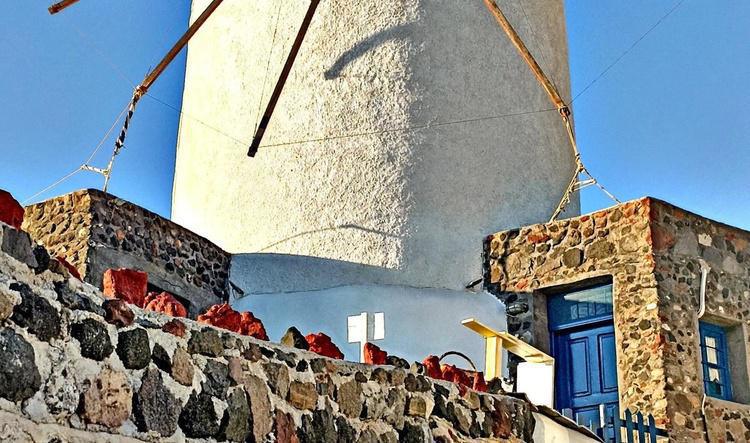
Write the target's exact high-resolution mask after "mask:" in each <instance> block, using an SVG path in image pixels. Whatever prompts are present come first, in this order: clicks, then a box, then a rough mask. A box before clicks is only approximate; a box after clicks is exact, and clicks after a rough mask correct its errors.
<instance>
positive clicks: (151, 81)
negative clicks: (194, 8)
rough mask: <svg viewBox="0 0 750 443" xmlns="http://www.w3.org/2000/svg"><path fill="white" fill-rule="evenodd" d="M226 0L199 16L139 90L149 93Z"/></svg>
mask: <svg viewBox="0 0 750 443" xmlns="http://www.w3.org/2000/svg"><path fill="white" fill-rule="evenodd" d="M223 1H224V0H214V1H212V2H211V4H210V5H208V7H206V9H205V10H204V11H203V12H202V13H201V15H200V16H198V18H197V19H195V21H194V22H193V24H192V25H190V27H189V28H188V30H187V32H185V33H184V34H183V35H182V37H180V39H179V40H177V43H175V44H174V46H172V49H170V50H169V52H167V55H165V56H164V58H162V59H161V61H160V62H159V64H158V65H156V67H155V68H154V69H153V70H152V71H151V72H149V73H148V75H146V78H144V79H143V81H142V82H141V84H140V85H139V86H138V89H140V90H141V91H143V93H144V94H145V93H146V92H147V91H148V88H150V87H151V85H153V84H154V82H155V81H156V79H157V78H159V76H160V75H161V74H162V72H164V70H165V69H167V66H169V64H170V63H172V60H174V59H175V57H177V54H179V53H180V51H182V48H184V47H185V45H187V43H188V41H189V40H190V39H191V38H192V37H193V36H194V35H195V33H196V32H198V30H199V29H200V28H201V26H203V24H204V23H205V22H206V20H208V18H209V17H211V14H213V13H214V11H216V8H218V7H219V5H221V3H222V2H223Z"/></svg>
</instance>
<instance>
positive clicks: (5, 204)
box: [0, 189, 24, 230]
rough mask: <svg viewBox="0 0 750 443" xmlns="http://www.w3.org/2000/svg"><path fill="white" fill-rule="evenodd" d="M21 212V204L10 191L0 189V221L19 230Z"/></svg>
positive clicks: (21, 217) (22, 211)
mask: <svg viewBox="0 0 750 443" xmlns="http://www.w3.org/2000/svg"><path fill="white" fill-rule="evenodd" d="M23 213H24V210H23V206H21V205H20V204H19V203H18V201H17V200H16V199H15V198H13V196H12V195H10V192H7V191H3V190H2V189H0V221H1V222H3V223H5V224H8V225H10V226H13V227H14V228H16V229H18V230H21V223H23Z"/></svg>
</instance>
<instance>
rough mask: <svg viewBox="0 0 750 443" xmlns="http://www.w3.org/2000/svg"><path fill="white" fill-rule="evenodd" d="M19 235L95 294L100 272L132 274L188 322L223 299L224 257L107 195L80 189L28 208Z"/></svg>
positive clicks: (189, 234)
mask: <svg viewBox="0 0 750 443" xmlns="http://www.w3.org/2000/svg"><path fill="white" fill-rule="evenodd" d="M23 229H24V230H25V231H28V232H29V234H30V235H31V237H32V239H33V240H35V241H36V242H38V243H40V244H42V245H44V246H45V247H46V248H47V249H48V250H49V252H50V254H51V255H52V256H53V257H62V258H63V259H64V260H65V261H67V262H68V263H70V264H72V265H73V266H74V267H75V268H76V269H77V270H78V272H79V273H80V275H81V276H82V278H83V280H84V281H86V282H88V283H91V284H92V285H94V286H96V287H98V288H100V289H101V288H102V276H103V275H104V271H106V270H107V269H110V268H111V269H117V268H129V269H138V270H141V271H144V272H146V273H148V277H149V283H150V284H152V285H153V286H155V288H153V289H159V290H160V291H157V292H161V291H167V292H169V293H171V294H174V295H175V296H177V297H178V298H179V299H180V301H181V302H183V304H184V305H185V306H186V307H187V309H188V311H189V313H190V315H191V316H193V317H195V316H196V315H197V314H198V313H199V312H201V311H202V310H203V309H205V308H206V307H207V306H210V305H213V304H216V303H219V302H220V301H221V300H226V299H227V298H228V295H229V266H230V262H231V256H230V254H228V253H227V252H225V251H223V250H222V249H221V248H219V247H218V246H216V245H214V244H213V243H211V242H210V241H208V240H206V239H204V238H203V237H200V236H199V235H197V234H195V233H193V232H191V231H189V230H187V229H185V228H183V227H181V226H179V225H177V224H175V223H173V222H171V221H169V220H167V219H165V218H163V217H160V216H158V215H157V214H154V213H153V212H150V211H147V210H145V209H143V208H141V207H139V206H136V205H134V204H132V203H128V202H126V201H124V200H121V199H119V198H116V197H114V196H112V195H111V194H105V193H103V192H101V191H97V190H94V189H89V190H82V191H77V192H73V193H71V194H67V195H64V196H62V197H57V198H53V199H51V200H47V201H45V202H42V203H38V204H35V205H32V206H29V207H27V208H26V215H25V218H24V223H23Z"/></svg>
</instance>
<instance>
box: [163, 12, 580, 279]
mask: <svg viewBox="0 0 750 443" xmlns="http://www.w3.org/2000/svg"><path fill="white" fill-rule="evenodd" d="M207 4H208V0H194V2H193V14H192V15H193V18H195V17H196V16H197V15H198V14H199V13H200V12H201V11H202V10H203V8H205V6H206V5H207ZM307 4H308V3H307V2H305V1H294V2H287V1H282V0H254V1H247V0H227V1H225V2H224V3H223V4H222V5H221V7H220V8H219V9H218V10H217V11H216V13H215V15H214V16H213V17H211V19H210V20H209V21H208V22H207V23H206V25H205V26H204V28H203V29H201V31H200V32H199V33H198V34H197V35H196V37H195V38H194V39H193V40H192V41H191V43H190V45H189V50H188V60H187V70H186V78H185V92H184V99H183V109H182V110H183V112H184V113H183V116H182V119H181V122H180V131H179V140H178V147H177V158H176V168H175V179H174V192H173V210H172V218H173V219H174V220H175V221H176V222H178V223H180V224H182V225H184V226H186V227H188V228H190V229H192V230H194V231H196V232H198V233H200V234H201V235H204V236H206V237H208V238H209V239H210V240H212V241H214V242H216V243H217V244H218V245H220V246H221V247H223V248H225V249H226V250H228V251H229V252H232V253H243V255H242V256H240V257H239V258H237V260H236V261H237V262H240V261H242V260H249V261H250V263H249V264H247V265H244V266H246V267H252V266H254V263H255V262H256V261H257V258H256V257H254V256H252V255H244V254H247V253H258V252H262V253H277V254H290V255H298V256H312V257H319V258H322V259H330V260H331V261H330V263H329V264H328V265H329V266H331V267H334V266H338V265H341V266H343V267H344V268H345V270H344V271H341V272H333V273H331V276H330V277H329V278H328V279H327V281H323V282H321V283H322V284H323V286H328V287H332V286H336V285H341V284H351V283H353V282H354V283H357V282H362V281H366V282H370V283H385V284H401V285H408V286H415V287H442V288H451V289H460V288H463V287H464V285H465V284H466V283H467V282H469V281H471V280H474V279H476V278H478V277H479V276H480V275H481V263H480V255H481V247H482V239H483V237H484V236H485V235H486V234H488V233H491V232H497V231H499V230H502V229H506V228H510V227H514V226H521V225H527V224H530V223H534V222H541V221H545V220H546V219H547V218H548V217H549V215H550V214H551V212H552V211H553V209H554V207H555V206H556V204H557V202H558V200H559V198H560V196H561V193H562V191H563V189H564V187H565V185H566V184H567V181H568V180H569V179H570V176H571V174H572V171H573V157H572V155H571V152H570V148H569V146H568V144H567V141H566V137H565V134H564V131H563V128H562V125H561V123H560V121H559V117H558V116H557V115H556V113H555V112H554V111H552V112H544V113H534V114H524V115H514V116H508V117H505V118H495V119H483V118H485V117H490V116H497V115H504V114H515V113H522V112H527V111H537V110H544V109H549V108H550V103H549V102H548V100H547V98H546V97H545V95H544V93H543V91H542V89H541V88H540V86H539V85H538V84H537V83H536V81H535V80H534V78H533V76H532V75H531V73H530V72H529V70H528V68H527V67H526V66H525V65H524V64H523V62H522V61H521V59H520V57H519V56H518V54H517V53H516V52H515V50H514V49H513V48H512V47H511V45H510V44H509V42H508V41H507V38H506V37H505V35H504V34H502V32H501V31H500V29H499V28H498V26H497V24H496V23H495V22H494V20H493V18H492V17H491V16H490V14H489V13H488V12H487V11H486V9H485V7H484V5H483V3H482V1H480V0H379V1H369V0H326V1H323V2H321V4H320V6H319V9H318V12H317V14H316V15H315V17H314V19H313V21H312V25H311V27H310V31H309V33H308V35H307V38H306V40H305V42H304V44H303V45H302V49H301V52H300V56H299V58H298V60H297V62H296V64H295V67H294V69H293V70H292V73H291V75H290V77H289V81H288V82H287V85H286V88H285V89H284V93H283V94H282V97H281V101H280V102H279V105H278V107H277V109H276V113H275V115H274V117H273V119H272V120H271V123H270V126H269V129H268V132H267V133H266V139H265V141H264V145H268V144H278V143H285V142H289V141H297V140H307V139H319V138H324V137H337V136H339V135H342V134H351V133H362V132H366V133H370V132H378V133H377V134H370V135H364V136H358V137H348V138H334V139H333V140H328V141H317V142H309V143H298V144H289V145H283V146H276V147H268V148H261V150H260V152H259V153H258V155H257V156H256V157H255V158H254V159H250V158H248V157H246V152H247V148H248V144H249V141H250V140H251V138H252V135H253V132H254V129H255V125H256V123H257V121H258V114H259V112H258V111H259V110H262V109H263V108H264V107H265V103H266V101H267V100H268V96H269V95H270V92H271V89H272V88H273V84H274V83H275V81H276V78H277V76H278V71H279V69H280V67H281V65H282V63H283V59H284V58H285V56H286V54H287V52H288V50H289V46H290V44H291V41H292V39H293V38H294V35H295V34H296V32H297V28H298V27H299V23H300V21H301V18H302V16H303V15H304V13H305V10H306V8H307ZM499 4H500V5H501V6H502V7H503V8H504V10H505V11H506V13H507V15H508V17H509V19H510V20H511V21H512V22H513V23H514V24H515V25H516V27H517V28H518V31H519V33H520V34H521V35H522V37H523V38H524V39H525V40H526V41H527V43H528V44H529V47H530V48H531V50H532V51H533V52H534V53H535V54H536V55H537V58H538V59H539V62H540V64H541V65H542V66H543V67H544V68H545V69H546V70H547V71H548V72H549V73H550V76H551V77H552V79H553V80H554V81H555V83H556V84H557V85H558V87H559V88H560V89H561V91H562V95H563V96H564V97H569V94H570V93H569V79H568V63H567V40H566V33H565V20H564V12H563V6H562V1H561V0H524V1H523V9H521V6H520V5H521V2H520V1H516V0H514V1H508V0H500V1H499ZM277 18H278V27H277V26H276V23H277ZM532 29H533V32H532ZM274 34H275V38H274ZM272 42H274V44H273V45H272ZM269 54H270V62H269ZM267 64H269V66H270V69H269V70H268V72H266V66H267ZM264 85H265V88H263V86H264ZM261 96H262V99H261ZM466 119H469V120H471V119H482V120H475V121H469V122H465V123H461V124H450V125H440V124H441V123H443V122H448V121H456V120H466ZM435 124H437V126H432V127H428V128H424V129H421V130H417V131H401V130H395V129H396V128H405V127H413V126H425V125H435ZM577 211H578V205H577V201H576V202H575V203H574V205H573V207H572V212H574V213H576V212H577ZM262 260H263V259H261V261H262ZM277 265H278V266H286V269H287V270H288V271H289V272H288V273H287V274H288V275H297V276H298V277H299V280H298V281H297V282H292V281H289V279H290V278H291V277H288V278H287V279H286V280H284V281H282V282H281V283H279V284H281V285H283V284H287V283H288V284H289V287H290V288H296V287H299V286H300V285H304V284H305V282H306V281H307V280H306V276H305V272H304V271H305V269H306V265H304V264H303V265H300V264H299V263H298V261H297V260H295V259H293V258H292V259H291V261H290V262H289V263H287V264H284V262H283V259H282V258H278V257H277ZM357 265H362V266H359V267H357ZM300 266H301V267H300ZM336 275H338V276H341V280H336V279H335V278H334V276H336ZM282 290H292V289H289V288H287V289H284V288H282Z"/></svg>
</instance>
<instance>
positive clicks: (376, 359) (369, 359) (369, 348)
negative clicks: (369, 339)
mask: <svg viewBox="0 0 750 443" xmlns="http://www.w3.org/2000/svg"><path fill="white" fill-rule="evenodd" d="M386 356H387V354H386V353H385V351H383V350H381V349H380V348H379V347H378V346H377V345H374V344H372V343H365V363H367V364H368V365H384V364H385V358H386Z"/></svg>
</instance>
